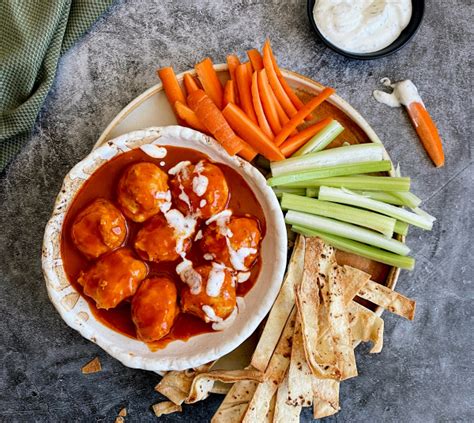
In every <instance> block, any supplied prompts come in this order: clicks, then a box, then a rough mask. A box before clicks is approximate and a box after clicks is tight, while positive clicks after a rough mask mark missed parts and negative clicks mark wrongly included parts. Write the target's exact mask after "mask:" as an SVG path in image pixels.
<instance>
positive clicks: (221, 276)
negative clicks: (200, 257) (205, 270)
mask: <svg viewBox="0 0 474 423" xmlns="http://www.w3.org/2000/svg"><path fill="white" fill-rule="evenodd" d="M225 276H226V267H225V266H224V265H222V264H218V263H212V269H211V271H210V272H209V277H208V279H207V284H206V294H207V295H209V297H217V296H219V294H220V292H221V289H222V285H223V284H224V281H225Z"/></svg>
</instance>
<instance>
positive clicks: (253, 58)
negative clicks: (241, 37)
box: [247, 48, 263, 71]
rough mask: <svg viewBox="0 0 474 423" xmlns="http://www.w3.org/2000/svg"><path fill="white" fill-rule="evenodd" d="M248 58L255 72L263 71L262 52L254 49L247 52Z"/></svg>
mask: <svg viewBox="0 0 474 423" xmlns="http://www.w3.org/2000/svg"><path fill="white" fill-rule="evenodd" d="M247 56H248V57H249V60H250V63H251V64H252V68H253V70H254V71H259V70H262V69H263V59H262V55H261V54H260V52H259V51H258V50H257V49H256V48H254V49H252V50H249V51H247Z"/></svg>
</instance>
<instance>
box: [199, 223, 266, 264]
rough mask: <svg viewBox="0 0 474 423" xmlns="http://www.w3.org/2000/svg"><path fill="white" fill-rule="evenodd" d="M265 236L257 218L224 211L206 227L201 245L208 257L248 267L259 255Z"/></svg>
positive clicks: (205, 256)
mask: <svg viewBox="0 0 474 423" xmlns="http://www.w3.org/2000/svg"><path fill="white" fill-rule="evenodd" d="M261 238H262V235H261V233H260V229H259V226H258V222H257V220H256V219H254V218H252V217H234V216H230V217H229V216H228V215H223V216H222V217H219V218H217V219H216V220H215V221H214V222H212V223H210V224H209V225H208V226H207V227H206V228H205V229H204V231H203V234H202V239H201V241H200V247H201V250H202V251H203V253H204V258H205V259H207V260H215V261H217V262H219V263H223V264H224V265H226V266H228V267H231V268H233V269H234V270H238V271H245V270H248V269H249V268H250V267H252V265H253V263H254V262H255V260H256V259H257V257H258V254H259V249H260V241H261Z"/></svg>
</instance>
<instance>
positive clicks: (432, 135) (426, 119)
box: [407, 101, 444, 167]
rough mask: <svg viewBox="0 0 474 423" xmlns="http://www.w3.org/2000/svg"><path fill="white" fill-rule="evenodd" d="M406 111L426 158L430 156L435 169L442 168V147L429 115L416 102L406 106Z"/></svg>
mask: <svg viewBox="0 0 474 423" xmlns="http://www.w3.org/2000/svg"><path fill="white" fill-rule="evenodd" d="M407 110H408V114H409V116H410V118H411V120H412V122H413V126H414V127H415V129H416V132H417V134H418V137H419V138H420V141H421V143H422V144H423V147H424V148H425V150H426V152H427V153H428V156H430V159H431V160H432V161H433V163H434V164H435V166H436V167H441V166H444V152H443V145H442V144H441V138H440V136H439V133H438V130H437V129H436V125H435V124H434V122H433V120H432V119H431V116H430V114H429V113H428V111H427V110H426V109H425V107H424V106H423V104H421V103H419V102H417V101H416V102H412V103H410V104H409V105H408V106H407Z"/></svg>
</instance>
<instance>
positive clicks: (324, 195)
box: [318, 187, 433, 230]
mask: <svg viewBox="0 0 474 423" xmlns="http://www.w3.org/2000/svg"><path fill="white" fill-rule="evenodd" d="M318 198H319V199H320V200H325V201H332V202H335V203H342V204H349V205H351V206H356V207H361V208H363V209H368V210H372V211H375V212H379V213H382V214H385V215H387V216H390V217H393V218H395V219H397V220H401V221H402V222H407V223H409V224H410V225H413V226H418V227H419V228H422V229H427V230H431V228H432V227H433V221H432V220H431V219H430V218H428V217H426V216H420V215H418V214H416V213H412V212H409V211H408V210H405V209H402V208H400V207H396V206H393V205H391V204H387V203H383V202H381V201H377V200H372V199H371V198H367V197H364V196H362V195H359V194H355V193H353V192H348V191H344V190H342V189H338V188H331V187H321V188H320V189H319V197H318Z"/></svg>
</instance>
